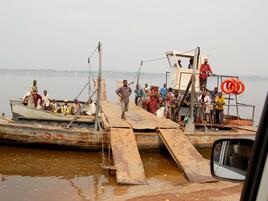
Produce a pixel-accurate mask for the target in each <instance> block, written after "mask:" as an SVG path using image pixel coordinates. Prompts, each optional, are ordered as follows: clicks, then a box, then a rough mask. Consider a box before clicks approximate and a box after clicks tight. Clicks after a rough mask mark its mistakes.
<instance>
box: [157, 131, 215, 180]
mask: <svg viewBox="0 0 268 201" xmlns="http://www.w3.org/2000/svg"><path fill="white" fill-rule="evenodd" d="M160 137H161V139H162V140H163V142H164V144H165V145H166V147H167V148H168V150H169V152H170V154H171V155H172V157H173V159H174V160H175V161H176V163H177V164H178V165H180V166H181V167H182V168H183V170H184V172H185V174H186V176H187V177H188V179H189V181H190V182H198V183H203V182H214V181H217V180H216V179H214V178H213V177H212V176H211V173H210V167H209V161H208V160H206V159H204V158H203V157H202V156H201V154H200V153H199V152H198V151H197V150H196V149H195V148H194V146H193V145H192V143H191V142H190V141H189V139H188V138H187V137H186V136H185V135H184V134H183V132H182V131H181V130H179V129H160Z"/></svg>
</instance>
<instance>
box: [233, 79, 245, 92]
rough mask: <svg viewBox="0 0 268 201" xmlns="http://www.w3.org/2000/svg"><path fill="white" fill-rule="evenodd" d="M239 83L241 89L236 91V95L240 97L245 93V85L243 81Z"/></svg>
mask: <svg viewBox="0 0 268 201" xmlns="http://www.w3.org/2000/svg"><path fill="white" fill-rule="evenodd" d="M237 82H238V83H239V89H238V90H237V91H236V93H235V94H237V95H239V94H242V93H243V92H244V91H245V85H244V83H243V82H242V81H241V80H237Z"/></svg>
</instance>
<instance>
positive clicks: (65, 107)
mask: <svg viewBox="0 0 268 201" xmlns="http://www.w3.org/2000/svg"><path fill="white" fill-rule="evenodd" d="M60 109H61V114H64V115H69V114H71V113H72V107H71V106H70V105H68V100H66V99H65V100H64V104H63V105H62V106H61V108H60Z"/></svg>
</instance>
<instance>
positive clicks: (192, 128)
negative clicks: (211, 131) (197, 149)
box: [185, 47, 200, 132]
mask: <svg viewBox="0 0 268 201" xmlns="http://www.w3.org/2000/svg"><path fill="white" fill-rule="evenodd" d="M199 55H200V47H197V48H196V49H195V53H194V68H193V76H192V89H191V105H190V121H189V123H188V124H187V125H186V127H185V130H186V131H189V132H194V131H195V125H194V100H195V81H196V69H198V65H199Z"/></svg>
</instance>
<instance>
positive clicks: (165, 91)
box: [160, 83, 167, 100]
mask: <svg viewBox="0 0 268 201" xmlns="http://www.w3.org/2000/svg"><path fill="white" fill-rule="evenodd" d="M160 94H161V97H162V99H163V100H166V99H167V84H166V83H164V84H163V87H162V88H161V89H160Z"/></svg>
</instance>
